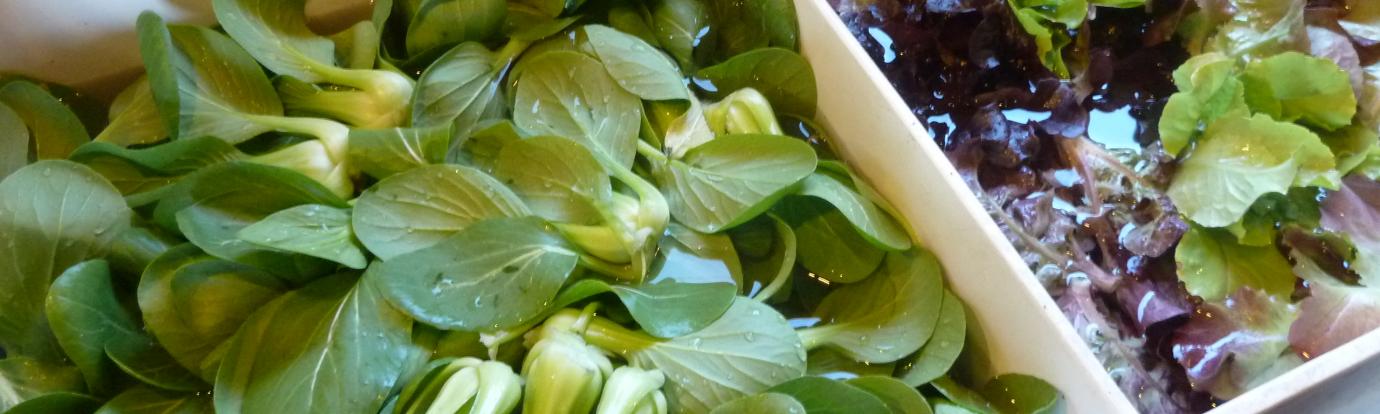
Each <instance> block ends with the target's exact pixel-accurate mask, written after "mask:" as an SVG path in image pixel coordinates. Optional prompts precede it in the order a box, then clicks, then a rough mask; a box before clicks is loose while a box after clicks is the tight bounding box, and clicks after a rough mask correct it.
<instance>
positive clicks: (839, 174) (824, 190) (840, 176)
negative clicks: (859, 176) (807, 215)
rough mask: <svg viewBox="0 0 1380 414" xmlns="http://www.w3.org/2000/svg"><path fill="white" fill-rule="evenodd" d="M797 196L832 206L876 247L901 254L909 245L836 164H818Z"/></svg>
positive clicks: (900, 230)
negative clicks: (815, 199) (817, 168)
mask: <svg viewBox="0 0 1380 414" xmlns="http://www.w3.org/2000/svg"><path fill="white" fill-rule="evenodd" d="M826 167H828V168H826ZM839 170H842V171H839ZM800 194H801V195H803V196H809V197H816V198H819V199H821V200H825V201H828V202H829V204H833V205H834V207H836V208H838V210H839V212H841V213H843V216H844V217H846V218H848V222H849V223H853V226H854V227H856V228H857V229H858V231H859V232H860V233H861V234H862V236H863V237H864V238H866V239H867V241H868V242H871V243H872V244H874V245H876V246H877V247H879V248H883V249H887V250H891V251H902V250H906V249H909V248H910V246H911V242H910V235H908V234H906V231H905V229H904V228H903V227H901V225H900V223H897V222H896V219H895V218H894V217H891V215H889V214H887V213H886V212H885V211H883V210H882V209H881V208H879V207H878V206H877V205H876V204H874V203H873V202H872V201H871V200H869V199H868V198H867V197H865V196H863V195H862V194H861V193H860V192H859V191H858V190H855V189H854V182H853V177H852V176H851V174H849V173H848V169H847V167H845V166H843V165H842V164H840V163H837V162H822V163H820V170H819V171H816V172H815V173H814V174H810V176H809V177H805V181H804V182H803V183H802V184H801V188H800Z"/></svg>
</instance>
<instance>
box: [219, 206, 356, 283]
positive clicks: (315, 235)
mask: <svg viewBox="0 0 1380 414" xmlns="http://www.w3.org/2000/svg"><path fill="white" fill-rule="evenodd" d="M239 236H240V239H242V240H244V241H247V242H250V243H253V244H256V245H259V246H263V247H266V248H272V249H277V250H282V251H287V252H293V253H301V254H305V255H308V256H312V257H319V258H322V259H326V260H330V261H333V262H336V263H340V264H343V265H345V266H346V267H349V268H351V269H363V268H364V266H365V265H367V264H368V263H366V262H365V259H364V251H363V248H361V247H360V246H359V242H358V241H356V240H355V233H354V231H353V230H351V228H350V211H349V210H346V209H342V208H336V207H331V206H323V205H320V204H304V205H300V206H296V207H292V208H289V209H286V210H282V211H279V212H277V213H273V214H272V215H269V216H268V217H264V219H263V220H260V221H259V222H258V223H254V224H251V225H250V226H249V227H245V228H244V229H241V230H240V234H239Z"/></svg>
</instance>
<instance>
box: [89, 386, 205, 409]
mask: <svg viewBox="0 0 1380 414" xmlns="http://www.w3.org/2000/svg"><path fill="white" fill-rule="evenodd" d="M214 412H215V408H214V407H212V404H211V396H210V395H205V394H199V393H198V394H192V393H178V392H170V391H164V390H159V389H155V388H150V387H135V388H130V389H128V390H126V391H125V392H122V393H120V395H117V396H115V398H113V399H111V400H110V401H108V402H106V403H105V405H103V406H101V409H100V410H97V411H96V414H212V413H214Z"/></svg>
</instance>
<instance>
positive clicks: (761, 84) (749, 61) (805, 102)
mask: <svg viewBox="0 0 1380 414" xmlns="http://www.w3.org/2000/svg"><path fill="white" fill-rule="evenodd" d="M716 1H727V0H716ZM772 1H776V0H772ZM767 2H770V1H767ZM696 76H697V77H699V78H703V79H705V80H708V81H710V82H711V83H712V84H713V85H714V86H713V90H709V91H706V92H708V93H709V95H710V96H712V97H714V98H715V99H719V98H723V97H725V96H728V94H730V93H733V92H735V91H737V90H739V89H742V88H753V89H756V90H757V91H758V92H761V93H762V95H765V96H766V97H767V100H769V101H771V105H772V107H774V108H776V110H777V111H778V112H780V113H784V114H791V115H799V116H803V117H814V116H815V102H816V101H817V100H818V97H817V94H818V92H817V91H816V90H815V72H814V70H813V69H811V68H810V62H808V61H806V60H805V58H804V57H803V56H800V54H798V53H795V52H792V51H790V50H787V49H780V48H768V49H760V50H754V51H751V52H747V53H744V54H741V55H737V56H734V57H733V58H732V59H729V60H728V61H726V62H724V63H720V64H718V65H714V66H711V67H707V68H704V69H701V70H700V71H699V73H698V74H696Z"/></svg>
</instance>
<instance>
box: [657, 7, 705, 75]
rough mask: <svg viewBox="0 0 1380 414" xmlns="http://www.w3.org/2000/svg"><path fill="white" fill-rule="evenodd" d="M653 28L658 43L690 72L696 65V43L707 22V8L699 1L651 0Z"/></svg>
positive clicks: (681, 66)
mask: <svg viewBox="0 0 1380 414" xmlns="http://www.w3.org/2000/svg"><path fill="white" fill-rule="evenodd" d="M647 9H648V10H650V11H651V15H652V16H651V17H652V19H651V21H650V22H648V24H650V25H651V26H652V30H653V31H654V32H655V33H656V39H657V42H656V43H657V44H659V45H661V48H662V49H666V52H668V53H670V54H671V56H673V57H675V59H676V62H677V63H679V64H680V68H681V70H683V71H686V72H692V71H693V69H694V66H695V42H696V39H697V38H699V37H700V33H701V31H702V30H704V29H705V26H707V25H708V24H709V10H708V9H707V8H706V7H705V5H704V3H703V2H701V1H700V0H652V1H649V2H647Z"/></svg>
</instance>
